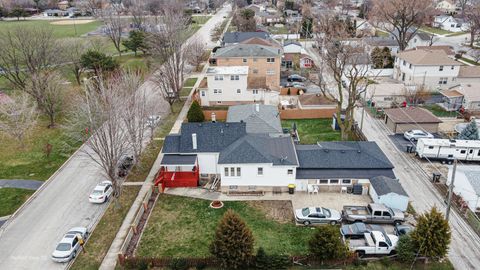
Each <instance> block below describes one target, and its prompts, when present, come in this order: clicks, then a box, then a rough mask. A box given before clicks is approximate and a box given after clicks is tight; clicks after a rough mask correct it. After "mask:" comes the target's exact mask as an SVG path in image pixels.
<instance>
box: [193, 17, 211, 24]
mask: <svg viewBox="0 0 480 270" xmlns="http://www.w3.org/2000/svg"><path fill="white" fill-rule="evenodd" d="M210 18H212V16H210V15H199V16H192V21H194V22H195V24H205V23H206V22H208V20H210Z"/></svg>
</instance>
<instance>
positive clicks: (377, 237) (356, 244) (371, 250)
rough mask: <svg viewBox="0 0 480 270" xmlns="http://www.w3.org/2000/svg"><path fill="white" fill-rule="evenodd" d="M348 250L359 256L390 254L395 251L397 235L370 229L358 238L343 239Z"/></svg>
mask: <svg viewBox="0 0 480 270" xmlns="http://www.w3.org/2000/svg"><path fill="white" fill-rule="evenodd" d="M343 241H345V243H348V247H349V249H350V251H352V252H355V253H356V254H357V255H358V256H359V257H363V256H365V255H390V254H392V253H393V252H395V249H396V247H397V242H398V236H395V235H390V234H384V233H383V232H381V231H372V232H368V233H365V234H364V237H363V238H360V239H348V240H347V239H345V237H344V238H343Z"/></svg>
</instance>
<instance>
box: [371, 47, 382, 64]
mask: <svg viewBox="0 0 480 270" xmlns="http://www.w3.org/2000/svg"><path fill="white" fill-rule="evenodd" d="M370 58H371V59H372V62H373V66H374V67H375V68H383V52H382V50H381V49H380V48H379V47H375V48H373V50H372V52H371V53H370Z"/></svg>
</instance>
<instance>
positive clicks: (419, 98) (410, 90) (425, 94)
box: [403, 85, 431, 105]
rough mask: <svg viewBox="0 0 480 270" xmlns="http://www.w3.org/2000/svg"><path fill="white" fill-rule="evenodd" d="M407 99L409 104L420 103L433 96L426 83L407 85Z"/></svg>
mask: <svg viewBox="0 0 480 270" xmlns="http://www.w3.org/2000/svg"><path fill="white" fill-rule="evenodd" d="M403 93H404V95H405V99H406V100H407V101H408V103H409V104H412V105H418V104H421V103H423V102H425V101H426V100H428V99H429V98H430V97H431V91H429V90H428V89H427V88H426V87H425V85H418V86H415V87H405V88H404V89H403Z"/></svg>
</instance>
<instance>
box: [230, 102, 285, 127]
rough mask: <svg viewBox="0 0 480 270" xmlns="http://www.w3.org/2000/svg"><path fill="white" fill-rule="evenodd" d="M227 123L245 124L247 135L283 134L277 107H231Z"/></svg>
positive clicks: (258, 105) (253, 105)
mask: <svg viewBox="0 0 480 270" xmlns="http://www.w3.org/2000/svg"><path fill="white" fill-rule="evenodd" d="M227 122H229V123H233V122H245V123H246V124H247V133H268V134H282V133H283V130H282V124H281V122H280V113H279V111H278V109H277V107H276V106H273V105H262V104H248V105H237V106H230V107H229V108H228V113H227Z"/></svg>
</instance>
